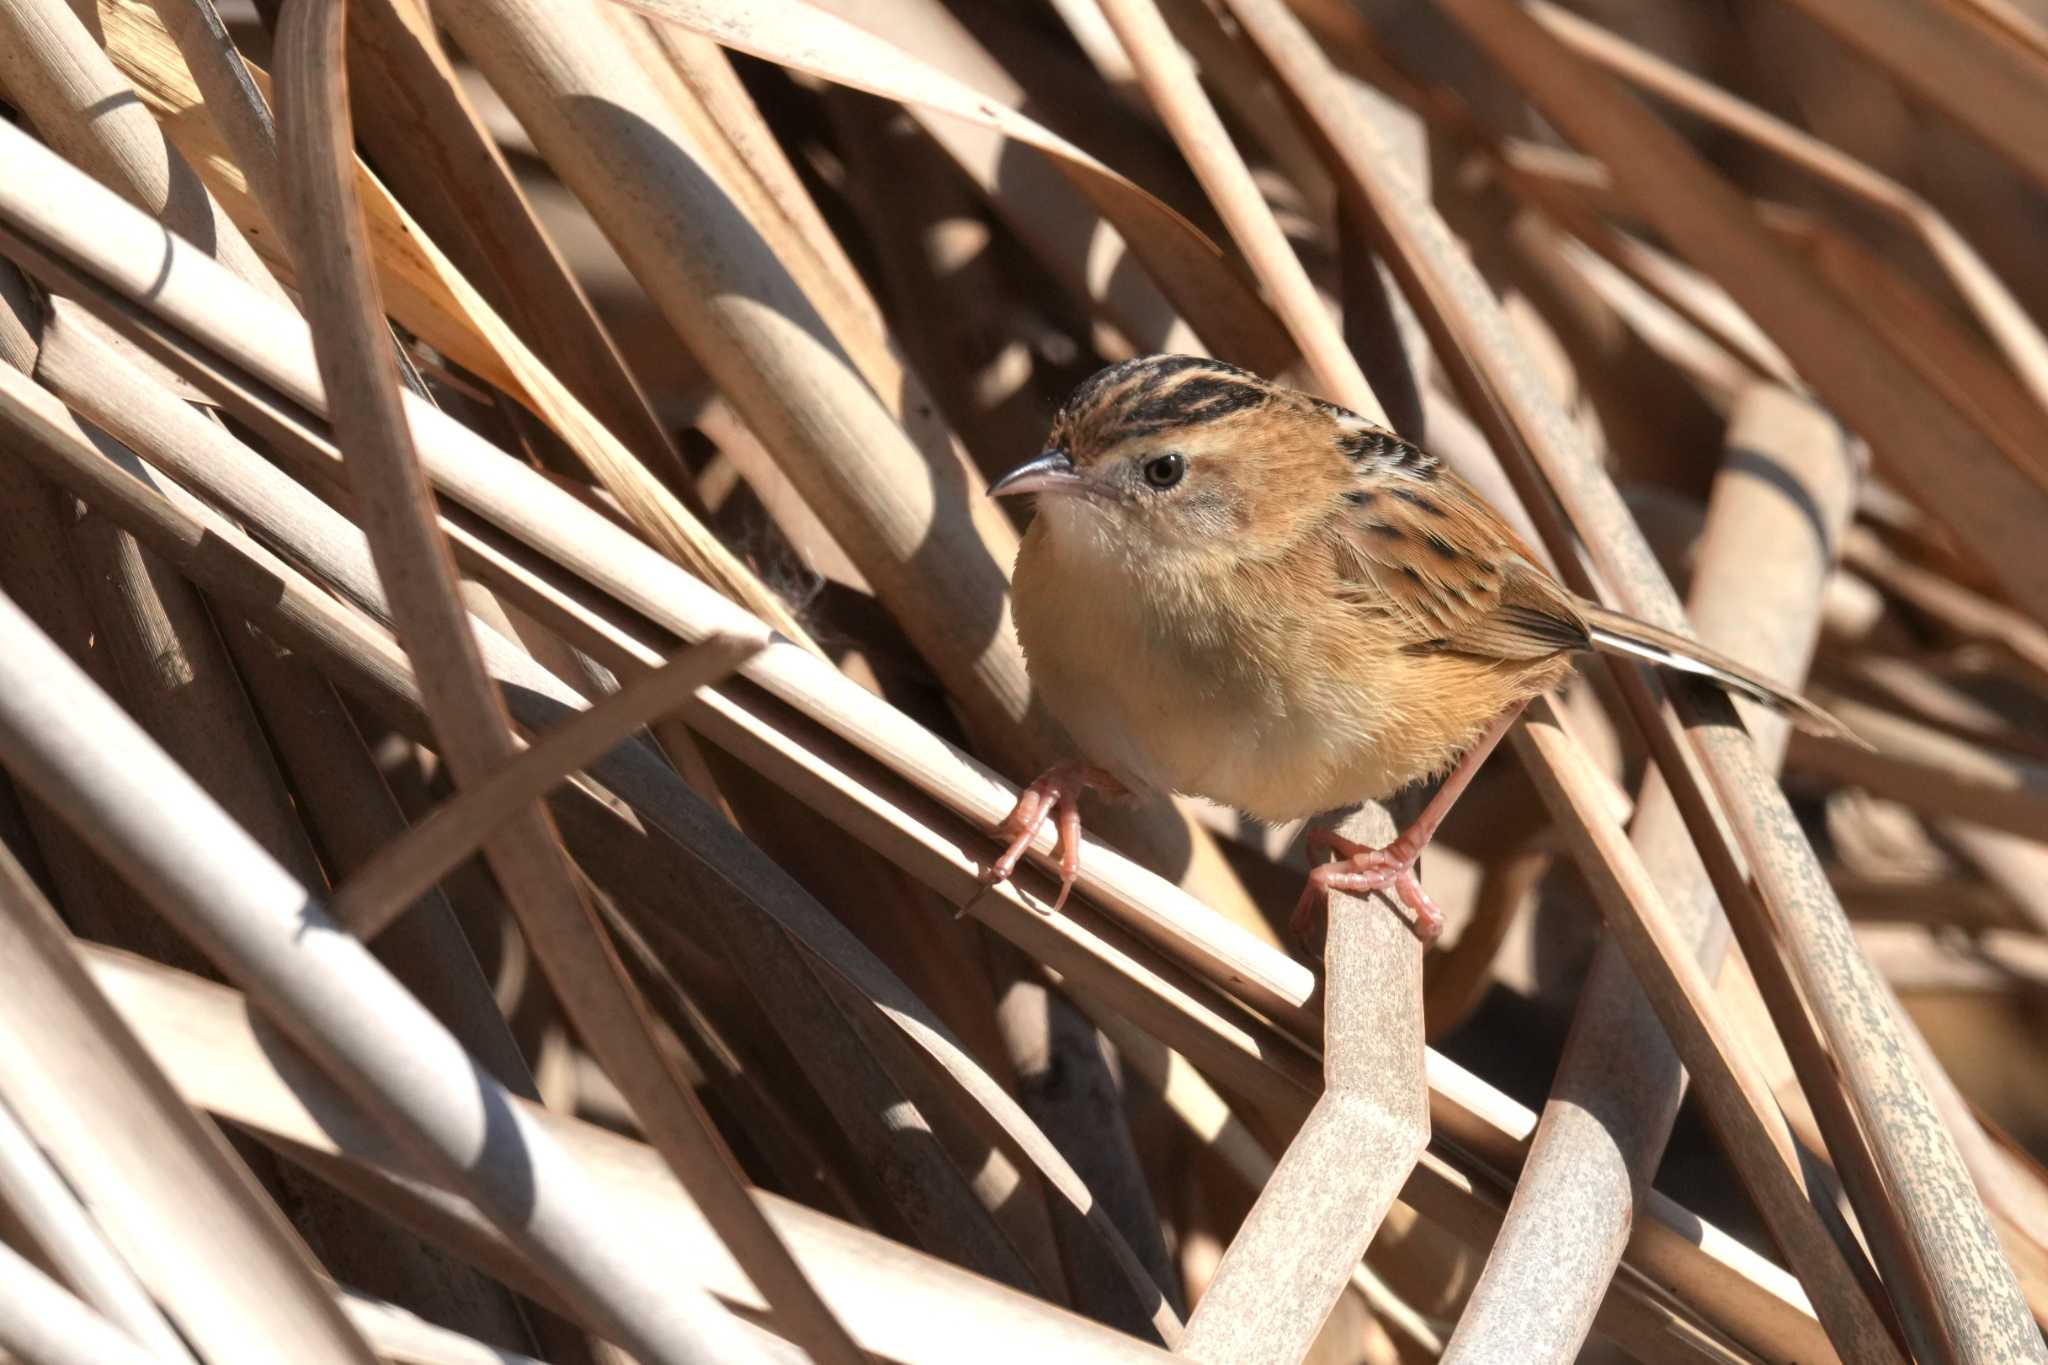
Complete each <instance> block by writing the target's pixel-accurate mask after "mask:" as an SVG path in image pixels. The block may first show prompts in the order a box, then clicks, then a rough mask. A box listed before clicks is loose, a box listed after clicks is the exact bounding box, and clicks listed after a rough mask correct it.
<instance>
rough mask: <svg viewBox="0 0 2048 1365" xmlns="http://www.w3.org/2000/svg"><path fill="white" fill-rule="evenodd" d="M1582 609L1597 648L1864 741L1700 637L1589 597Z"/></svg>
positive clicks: (1816, 730) (1805, 726) (1809, 727)
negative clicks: (1704, 681)
mask: <svg viewBox="0 0 2048 1365" xmlns="http://www.w3.org/2000/svg"><path fill="white" fill-rule="evenodd" d="M1579 609H1580V611H1581V612H1583V613H1584V615H1585V618H1586V626H1587V628H1588V631H1589V632H1590V634H1591V635H1592V638H1593V648H1595V649H1597V650H1599V651H1601V652H1602V653H1604V654H1619V655H1623V656H1625V657H1627V658H1631V659H1640V660H1642V661H1643V662H1644V663H1649V664H1655V665H1656V666H1657V667H1659V668H1668V669H1670V670H1672V671H1673V672H1674V673H1690V674H1692V675H1694V676H1695V677H1700V678H1707V679H1710V680H1712V681H1713V682H1716V683H1719V684H1720V685H1721V686H1722V687H1725V688H1727V689H1728V690H1729V691H1730V692H1735V693H1739V694H1740V695H1742V696H1745V697H1748V698H1749V699H1750V700H1752V701H1758V702H1762V703H1763V704H1764V705H1766V706H1769V707H1771V708H1773V709H1774V710H1778V711H1782V712H1784V713H1785V715H1786V716H1787V717H1788V718H1789V719H1790V720H1791V722H1792V723H1793V724H1794V725H1796V726H1798V727H1799V728H1800V729H1802V730H1805V731H1808V732H1809V733H1811V734H1816V735H1825V736H1827V737H1828V738H1830V739H1846V740H1848V741H1849V742H1850V743H1852V744H1863V743H1864V741H1863V740H1861V739H1859V738H1858V737H1857V736H1856V734H1855V733H1854V732H1852V731H1851V730H1850V729H1849V727H1848V726H1846V725H1844V724H1842V722H1841V721H1839V720H1837V719H1835V717H1833V716H1831V715H1829V714H1828V713H1827V712H1826V711H1823V710H1822V709H1821V708H1820V707H1818V706H1815V705H1814V704H1813V703H1812V702H1810V701H1808V700H1807V699H1806V698H1804V697H1802V696H1800V695H1799V694H1798V693H1797V692H1795V691H1793V690H1792V689H1791V688H1789V687H1786V686H1784V685H1783V684H1782V683H1775V682H1772V681H1771V680H1770V679H1769V678H1766V677H1764V676H1763V675H1762V674H1761V673H1758V672H1757V671H1756V670H1755V669H1753V668H1750V667H1749V666H1748V665H1746V664H1743V663H1740V662H1738V661H1737V660H1734V659H1731V658H1729V657H1728V656H1727V655H1726V654H1723V653H1721V652H1719V651H1718V650H1713V649H1709V648H1707V647H1706V646H1705V645H1703V644H1701V643H1700V642H1699V641H1697V640H1693V639H1688V638H1687V637H1685V636H1683V635H1680V634H1678V633H1677V632H1676V631H1670V630H1664V629H1662V628H1661V627H1658V626H1653V625H1650V624H1649V623H1648V622H1645V621H1638V620H1636V619H1635V618H1634V617H1633V616H1624V615H1622V614H1621V613H1620V612H1618V611H1609V610H1608V609H1607V608H1605V607H1599V606H1594V605H1593V604H1592V603H1590V602H1581V603H1579ZM1865 747H1868V746H1867V745H1866V746H1865Z"/></svg>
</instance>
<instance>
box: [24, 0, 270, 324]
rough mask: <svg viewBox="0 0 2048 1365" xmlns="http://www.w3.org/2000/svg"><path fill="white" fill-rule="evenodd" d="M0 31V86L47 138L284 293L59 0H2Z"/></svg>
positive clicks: (248, 277) (238, 269)
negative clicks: (0, 38) (1, 41)
mask: <svg viewBox="0 0 2048 1365" xmlns="http://www.w3.org/2000/svg"><path fill="white" fill-rule="evenodd" d="M0 31H4V33H5V36H6V38H7V41H6V42H5V43H4V44H0V88H4V89H5V90H6V92H7V94H8V96H9V98H10V99H11V100H12V101H13V102H14V103H15V104H16V105H17V106H18V107H19V108H20V109H21V110H22V112H24V113H25V114H27V115H28V116H29V118H30V119H32V120H34V122H35V125H36V128H37V130H38V131H39V132H40V133H41V134H42V136H43V137H44V138H45V139H47V140H48V141H49V143H50V145H51V146H52V147H54V148H56V149H57V150H58V151H59V152H61V153H62V154H63V155H64V157H65V158H66V159H67V160H69V161H71V162H72V163H73V164H74V165H77V166H81V167H83V168H85V169H86V170H88V171H90V172H91V173H92V174H93V175H95V176H96V177H98V178H99V179H100V180H101V181H103V182H104V183H105V184H107V185H109V186H111V187H112V188H114V189H115V190H116V191H118V192H119V193H120V194H121V195H122V196H123V197H125V198H127V199H128V200H129V201H130V202H132V203H134V204H136V205H138V206H139V207H141V208H142V209H143V211H144V212H146V213H149V214H151V215H154V216H159V217H161V218H162V219H163V220H164V223H165V225H166V226H167V227H169V228H170V229H171V230H172V231H173V232H176V233H179V234H180V235H181V236H184V237H186V238H187V239H189V240H191V241H193V242H196V243H200V244H202V246H203V247H204V248H205V249H206V250H207V251H208V253H209V254H211V255H213V256H214V257H216V258H217V259H218V260H219V261H220V262H221V264H223V265H225V266H226V267H227V268H228V269H229V270H231V271H233V272H234V273H235V275H236V276H237V277H239V278H240V279H243V280H245V281H247V282H248V283H249V284H251V285H252V286H254V287H256V288H258V289H261V290H263V291H265V292H267V293H268V294H270V296H271V297H273V298H276V299H280V300H281V299H282V298H283V297H284V295H283V293H282V291H280V290H279V288H278V285H277V282H276V281H275V280H274V279H272V278H271V277H270V274H269V272H268V271H266V270H265V269H264V268H263V265H262V263H261V262H260V261H259V260H258V259H257V257H256V254H255V252H254V251H252V250H251V249H250V247H249V244H248V242H247V241H245V240H244V239H243V237H242V234H241V233H240V232H239V231H237V229H236V227H235V224H234V223H233V222H232V221H231V220H230V219H229V218H228V216H227V214H225V213H224V212H222V210H221V207H220V205H219V204H218V203H216V202H215V200H214V198H213V196H212V195H211V194H209V193H208V192H207V190H206V187H205V186H204V185H203V184H201V183H200V181H199V178H198V177H197V176H196V175H195V174H194V173H193V169H192V167H191V166H190V165H189V164H187V163H186V161H185V159H184V157H182V156H180V155H179V154H178V152H177V150H176V149H175V148H173V147H172V145H171V142H170V140H169V139H168V138H167V137H166V136H165V134H164V130H163V129H162V128H160V127H158V126H157V122H156V120H155V119H154V118H152V117H150V114H149V111H148V110H147V109H146V108H144V107H143V106H142V104H141V102H140V101H139V100H138V99H137V98H136V91H135V88H134V87H133V86H131V85H130V84H129V83H128V81H127V79H126V78H125V77H123V75H122V74H121V72H120V71H119V70H118V69H117V68H116V67H115V65H114V63H113V62H112V61H110V60H109V59H108V56H107V54H106V53H105V52H103V51H101V50H100V47H99V44H97V43H95V42H94V41H93V37H92V34H91V33H89V32H87V31H86V27H85V25H84V23H83V22H81V21H80V19H79V17H78V16H77V15H76V14H74V13H73V12H72V10H71V8H70V6H69V5H67V4H66V3H65V0H8V3H7V4H6V5H5V6H4V7H0Z"/></svg>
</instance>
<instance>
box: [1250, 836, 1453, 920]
mask: <svg viewBox="0 0 2048 1365" xmlns="http://www.w3.org/2000/svg"><path fill="white" fill-rule="evenodd" d="M1308 847H1309V852H1310V854H1311V856H1313V855H1314V854H1316V853H1320V852H1335V853H1337V854H1338V855H1339V856H1338V860H1337V861H1336V862H1329V863H1318V864H1317V865H1316V866H1314V867H1312V868H1310V869H1309V874H1308V882H1307V884H1306V885H1305V886H1303V887H1302V889H1301V899H1299V900H1297V901H1296V902H1295V903H1294V913H1293V914H1292V915H1291V916H1289V918H1288V924H1289V926H1290V927H1291V928H1292V929H1293V930H1294V934H1295V937H1296V938H1299V939H1302V940H1303V941H1306V940H1307V939H1308V935H1309V930H1310V928H1311V927H1312V926H1313V925H1314V924H1315V922H1316V918H1317V916H1318V914H1319V913H1320V912H1321V911H1322V910H1323V909H1324V908H1325V907H1326V905H1327V903H1328V898H1329V894H1330V892H1332V891H1346V892H1349V893H1351V894H1352V895H1354V896H1364V895H1369V894H1370V893H1372V892H1374V891H1385V890H1388V889H1390V888H1391V889H1392V890H1393V892H1394V894H1395V895H1396V896H1398V897H1399V898H1400V900H1401V903H1402V904H1403V905H1405V906H1407V907H1408V909H1409V911H1410V912H1411V913H1412V914H1413V915H1414V916H1415V924H1414V929H1415V936H1416V937H1417V938H1419V939H1421V940H1422V941H1423V943H1425V944H1429V943H1434V942H1435V941H1436V938H1437V935H1439V934H1441V933H1442V932H1443V929H1444V916H1443V911H1441V910H1439V909H1437V905H1436V902H1435V901H1433V900H1431V899H1430V898H1429V893H1428V892H1427V891H1424V890H1423V889H1422V882H1421V879H1419V878H1418V877H1417V876H1416V875H1415V863H1416V860H1417V859H1418V858H1420V857H1421V856H1422V850H1421V849H1420V848H1416V849H1413V850H1410V849H1408V848H1405V847H1403V846H1402V843H1401V841H1400V840H1398V839H1397V840H1395V841H1394V842H1393V843H1392V844H1389V845H1388V846H1387V847H1385V848H1371V847H1368V846H1366V845H1364V844H1355V843H1353V842H1351V841H1350V840H1349V839H1345V838H1342V837H1340V836H1339V835H1336V834H1332V833H1330V832H1329V831H1328V830H1323V829H1317V830H1311V831H1310V832H1309V837H1308Z"/></svg>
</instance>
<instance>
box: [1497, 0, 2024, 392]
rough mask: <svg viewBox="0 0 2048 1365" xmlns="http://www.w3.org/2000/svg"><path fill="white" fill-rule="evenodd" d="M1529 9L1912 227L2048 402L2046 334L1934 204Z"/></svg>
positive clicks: (1719, 92)
mask: <svg viewBox="0 0 2048 1365" xmlns="http://www.w3.org/2000/svg"><path fill="white" fill-rule="evenodd" d="M1529 11H1530V13H1532V14H1534V15H1535V16H1536V17H1537V18H1538V19H1539V20H1541V21H1542V23H1543V25H1544V27H1546V28H1548V29H1549V30H1550V31H1551V32H1552V33H1554V34H1556V35H1557V36H1558V37H1559V38H1560V39H1562V40H1563V41H1564V42H1565V43H1566V44H1568V45H1569V46H1570V47H1571V48H1572V49H1573V50H1574V51H1576V52H1578V53H1579V54H1580V55H1582V56H1584V57H1587V58H1589V59H1591V60H1592V61H1594V62H1597V63H1598V64H1600V65H1601V66H1603V67H1605V68H1606V69H1608V70H1610V71H1612V72H1614V73H1615V74H1616V75H1618V76H1621V77H1622V78H1623V79H1625V80H1628V81H1630V82H1631V83H1633V84H1635V85H1637V86H1639V87H1641V88H1642V89H1644V90H1647V91H1650V92H1651V93H1652V94H1655V95H1657V96H1659V97H1661V98H1663V99H1666V100H1669V101H1671V103H1673V104H1675V105H1677V106H1678V107H1679V108H1681V109H1684V110H1687V111H1688V112H1690V113H1694V114H1698V115H1699V116H1701V117H1702V118H1706V119H1709V120H1712V121H1713V122H1714V123H1716V124H1718V125H1720V126H1721V127H1724V128H1727V129H1728V130H1730V131H1731V132H1735V133H1738V134H1740V135H1741V136H1743V137H1745V138H1747V139H1749V140H1750V141H1752V142H1755V143H1756V144H1757V145H1759V146H1761V147H1765V148H1767V149H1769V150H1770V151H1772V152H1773V153H1775V154H1777V155H1779V156H1781V157H1784V158H1785V159H1786V160H1787V161H1789V162H1791V163H1792V164H1793V165H1796V166H1798V167H1800V168H1801V169H1802V170H1805V171H1808V172H1810V173H1812V174H1813V175H1815V176H1818V177H1819V178H1821V179H1823V180H1825V181H1826V182H1827V183H1828V184H1830V185H1832V186H1834V187H1835V188H1836V189H1839V190H1842V191H1845V192H1846V193H1849V194H1851V195H1854V196H1855V197H1857V198H1859V199H1861V200H1863V201H1864V202H1865V203H1867V204H1870V205H1872V206H1873V207H1875V208H1877V209H1880V210H1882V211H1883V212H1885V213H1886V214H1888V215H1890V216H1891V217H1893V218H1894V219H1896V220H1897V221H1898V222H1900V223H1902V224H1904V225H1905V226H1906V228H1908V229H1909V230H1910V231H1912V232H1913V233H1914V234H1915V235H1917V236H1918V237H1919V238H1920V240H1921V243H1922V245H1923V246H1925V247H1926V249H1927V251H1928V252H1929V254H1930V255H1932V256H1933V257H1934V259H1935V261H1936V262H1937V263H1938V264H1939V265H1940V266H1941V268H1942V269H1943V270H1944V271H1946V272H1947V274H1948V276H1949V280H1950V283H1951V284H1953V285H1954V286H1955V288H1956V291H1957V292H1958V293H1959V294H1960V295H1961V296H1962V297H1963V299H1964V300H1965V302H1967V303H1968V304H1969V306H1970V308H1971V309H1972V310H1973V311H1974V312H1975V313H1976V314H1977V318H1978V320H1979V321H1980V322H1982V323H1983V324H1984V328H1985V330H1986V331H1987V332H1989V333H1990V334H1991V336H1992V337H1993V338H1994V339H1995V340H1996V341H1997V343H1998V345H1999V347H2000V349H2002V350H2003V351H2004V352H2005V356H2006V359H2007V360H2008V361H2009V362H2010V363H2011V365H2012V367H2013V369H2014V370H2016V371H2017V372H2018V373H2019V376H2020V378H2021V379H2022V380H2023V381H2024V382H2025V384H2026V386H2027V388H2028V390H2029V391H2030V392H2031V393H2032V394H2033V396H2034V399H2035V401H2036V402H2039V403H2043V404H2048V338H2044V337H2043V336H2042V335H2041V330H2040V328H2039V327H2037V326H2036V325H2035V324H2034V322H2033V319H2032V318H2030V317H2029V316H2028V315H2027V312H2026V310H2025V309H2024V308H2023V307H2022V306H2021V305H2020V303H2019V302H2018V300H2016V299H2014V298H2013V296H2012V291H2011V290H2009V289H2008V288H2006V286H2005V283H2004V281H2002V280H2000V279H1999V278H1998V276H1997V274H1996V273H1995V272H1993V271H1992V269H1991V267H1990V266H1988V265H1987V264H1985V262H1984V259H1983V257H1982V256H1980V255H1978V254H1977V252H1976V251H1975V250H1974V249H1973V248H1972V247H1971V246H1970V244H1969V242H1968V241H1967V240H1966V239H1965V238H1964V236H1963V235H1962V233H1960V232H1958V231H1957V230H1956V229H1955V227H1954V226H1952V225H1951V224H1950V223H1949V221H1948V220H1947V219H1946V218H1944V217H1942V216H1941V214H1940V213H1939V212H1937V211H1936V210H1935V209H1934V207H1933V206H1932V205H1930V204H1929V203H1927V201H1926V200H1924V199H1922V198H1921V197H1920V196H1919V195H1917V194H1915V193H1913V192H1912V191H1911V190H1909V189H1908V188H1906V187H1905V186H1904V185H1901V184H1900V183H1899V182H1898V181H1896V180H1893V179H1892V178H1890V177H1889V176H1886V175H1883V174H1881V173H1879V172H1878V171H1876V170H1873V169H1872V168H1871V167H1870V166H1868V165H1866V164H1864V163H1863V162H1860V161H1857V160H1856V159H1855V158H1853V157H1851V156H1848V155H1846V154H1844V153H1843V152H1842V151H1840V150H1839V149H1837V148H1835V147H1832V146H1830V145H1829V144H1827V143H1826V142H1823V141H1822V140H1821V139H1819V138H1817V137H1814V136H1813V135H1812V134H1810V133H1806V132H1804V131H1802V130H1800V129H1798V128H1795V127H1793V126H1792V125H1791V124H1789V123H1787V122H1785V121H1784V120H1782V119H1779V118H1776V117H1774V116H1773V115H1771V114H1769V113H1767V112H1765V111H1764V110H1762V109H1759V108H1757V107H1756V106H1755V105H1753V104H1750V103H1748V102H1747V101H1745V100H1742V99H1738V98H1737V97H1735V96H1733V95H1731V94H1729V93H1728V92H1727V91H1725V90H1723V89H1721V88H1720V87H1719V86H1715V85H1712V84H1710V83H1708V82H1707V81H1704V80H1702V79H1700V78H1699V77H1697V76H1694V75H1692V74H1691V73H1690V72H1687V71H1686V70H1684V69H1683V68H1681V67H1679V66H1676V65H1674V64H1673V63H1670V62H1667V61H1664V60H1663V59H1662V58H1660V57H1657V56H1656V55H1655V54H1653V53H1650V52H1648V51H1645V50H1644V49H1642V48H1640V47H1637V46H1636V45H1634V44H1633V43H1630V42H1627V41H1626V40H1624V39H1622V38H1620V37H1619V36H1617V35H1615V34H1613V33H1609V32H1608V31H1606V30H1605V29H1602V28H1600V27H1599V26H1597V25H1595V24H1591V23H1588V22H1587V21H1586V20H1584V19H1582V18H1579V17H1578V16H1576V15H1574V14H1572V13H1570V12H1569V11H1567V10H1563V9H1559V8H1558V7H1557V6H1555V5H1553V4H1550V3H1548V0H1533V3H1531V4H1530V5H1529Z"/></svg>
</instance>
